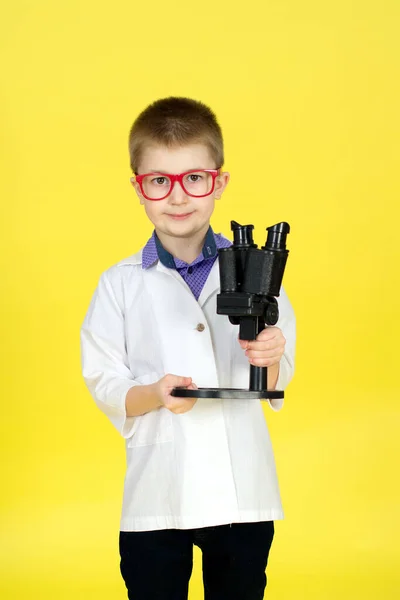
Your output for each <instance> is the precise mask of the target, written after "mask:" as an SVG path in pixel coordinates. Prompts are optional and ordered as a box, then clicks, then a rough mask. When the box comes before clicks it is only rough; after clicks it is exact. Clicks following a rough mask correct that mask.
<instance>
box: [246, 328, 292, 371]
mask: <svg viewBox="0 0 400 600" xmlns="http://www.w3.org/2000/svg"><path fill="white" fill-rule="evenodd" d="M239 344H240V345H241V347H242V348H243V349H244V350H246V356H247V357H248V359H249V363H250V364H251V365H254V366H256V367H272V366H273V365H276V364H279V362H280V360H281V358H282V355H283V353H284V351H285V344H286V339H285V337H284V335H283V333H282V331H281V330H280V329H279V327H266V328H265V329H263V331H261V333H259V334H258V336H257V337H256V339H255V340H254V341H251V342H249V341H246V340H241V339H239Z"/></svg>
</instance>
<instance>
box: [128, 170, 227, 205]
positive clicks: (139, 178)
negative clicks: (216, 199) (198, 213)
mask: <svg viewBox="0 0 400 600" xmlns="http://www.w3.org/2000/svg"><path fill="white" fill-rule="evenodd" d="M190 173H211V176H212V187H211V190H210V191H209V192H208V193H207V194H202V195H201V196H196V195H194V194H190V193H189V192H187V191H186V190H185V188H184V187H183V182H182V180H183V178H184V176H185V175H190ZM149 175H156V176H157V175H158V176H159V177H168V178H169V179H170V181H171V188H170V190H169V192H168V194H166V195H165V196H162V198H150V197H149V196H147V194H145V192H144V190H143V179H144V178H145V177H148V176H149ZM218 175H221V167H220V168H219V169H191V170H190V171H185V172H184V173H180V174H179V175H173V174H171V173H157V172H152V173H143V174H142V175H138V174H137V173H134V176H135V181H136V182H137V183H138V184H139V187H140V191H141V193H142V195H143V196H144V197H145V198H146V200H150V201H151V202H159V201H160V200H165V198H168V196H169V195H170V194H171V193H172V190H173V189H174V185H175V183H176V182H177V181H178V182H179V184H180V186H181V188H182V190H183V191H184V192H185V194H187V195H188V196H191V197H192V198H205V197H206V196H209V195H210V194H212V193H213V191H214V189H215V180H216V178H217V177H218ZM131 181H132V178H131Z"/></svg>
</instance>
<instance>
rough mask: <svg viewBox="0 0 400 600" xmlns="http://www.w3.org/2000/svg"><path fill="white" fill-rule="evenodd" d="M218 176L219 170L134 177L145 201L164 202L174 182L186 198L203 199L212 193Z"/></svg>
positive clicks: (147, 174)
mask: <svg viewBox="0 0 400 600" xmlns="http://www.w3.org/2000/svg"><path fill="white" fill-rule="evenodd" d="M219 174H220V169H200V170H195V171H186V172H185V173H181V174H180V175H171V174H169V173H145V174H144V175H135V180H136V181H137V183H138V184H139V186H140V191H141V192H142V194H143V196H144V197H145V198H147V200H164V198H166V197H167V196H169V195H170V193H171V192H172V189H173V187H174V185H175V182H176V181H178V182H179V183H180V185H181V187H182V189H183V191H184V192H185V194H187V195H188V196H193V197H194V198H204V196H209V195H210V194H212V193H213V191H214V188H215V179H216V178H217V177H218V175H219Z"/></svg>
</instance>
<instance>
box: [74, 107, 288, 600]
mask: <svg viewBox="0 0 400 600" xmlns="http://www.w3.org/2000/svg"><path fill="white" fill-rule="evenodd" d="M129 150H130V159H131V167H132V171H133V173H134V177H132V179H131V182H132V185H133V187H134V189H135V191H136V193H137V195H138V197H139V200H140V203H141V204H142V205H143V206H144V209H145V212H146V214H147V217H148V218H149V220H150V221H151V223H152V224H153V226H154V232H153V235H152V237H151V238H150V240H149V241H148V242H147V244H146V246H145V247H144V248H143V249H142V250H141V251H140V252H138V253H137V254H134V255H132V256H130V257H129V258H126V259H124V260H122V261H120V262H119V263H117V264H115V265H113V266H111V267H110V268H109V269H107V270H106V271H105V272H104V273H102V275H101V276H100V279H99V283H98V286H97V288H96V290H95V293H94V295H93V298H92V301H91V304H90V306H89V310H88V312H87V315H86V317H85V319H84V322H83V325H82V328H81V352H82V369H83V377H84V379H85V382H86V385H87V387H88V388H89V390H90V392H91V394H92V396H93V398H94V400H95V402H96V404H97V405H98V407H99V408H100V409H101V410H102V411H103V412H104V413H105V414H106V415H107V416H108V417H109V419H110V420H111V422H112V423H113V424H114V426H115V427H116V428H117V429H118V431H119V432H120V433H121V435H122V436H123V437H124V438H125V440H126V453H127V471H126V477H125V488H124V497H123V506H122V516H121V525H120V533H119V549H120V556H121V562H120V569H121V574H122V576H123V579H124V581H125V584H126V587H127V590H128V598H129V599H130V600H132V599H135V600H186V599H187V594H188V584H189V579H190V575H191V572H192V552H193V545H194V544H195V545H197V546H198V547H200V549H201V550H202V554H203V582H204V590H205V598H206V600H228V599H229V600H261V599H262V598H263V595H264V589H265V586H266V575H265V570H266V566H267V561H268V554H269V550H270V546H271V543H272V539H273V535H274V520H275V519H282V518H283V513H282V507H281V501H280V496H279V489H278V482H277V477H276V472H275V464H274V458H273V452H272V448H271V442H270V438H269V434H268V429H267V425H266V423H265V419H264V415H263V411H262V406H261V402H260V401H258V400H219V399H199V400H197V401H196V399H195V398H192V399H190V398H178V397H173V396H171V395H170V394H171V391H172V389H173V388H174V387H176V386H184V387H187V388H189V389H196V388H197V387H234V388H236V387H237V388H248V382H249V364H250V363H251V364H254V365H257V366H268V367H269V369H268V387H269V389H275V387H276V388H277V389H284V388H285V387H286V385H287V384H288V382H289V381H290V379H291V378H292V376H293V369H294V367H293V362H294V346H295V318H294V313H293V310H292V308H291V305H290V303H289V300H288V298H287V296H286V294H285V292H284V291H283V289H282V290H281V294H280V297H279V299H278V300H279V309H280V319H279V322H278V323H277V327H268V328H266V329H265V330H264V331H262V332H261V333H260V334H259V336H258V337H257V340H255V341H254V342H245V341H240V340H239V339H238V328H237V327H235V326H233V325H231V324H230V322H229V320H228V318H226V317H222V316H219V315H217V314H216V296H217V293H218V291H219V290H218V286H219V272H218V248H222V247H226V246H229V245H230V243H231V242H230V241H229V240H227V239H226V238H224V237H223V236H222V235H217V234H214V232H213V230H212V228H211V226H210V218H211V215H212V213H213V210H214V204H215V200H216V199H218V198H220V197H221V196H222V193H223V191H224V189H225V187H226V185H227V184H228V181H229V174H228V173H227V172H223V171H222V169H221V168H222V165H223V162H224V156H223V141H222V134H221V129H220V127H219V125H218V123H217V120H216V118H215V115H214V113H213V112H212V111H211V110H210V109H209V108H208V107H207V106H205V105H204V104H202V103H200V102H197V101H194V100H191V99H188V98H173V97H172V98H166V99H162V100H159V101H157V102H155V103H153V104H152V105H150V106H149V107H147V108H146V109H145V110H144V111H143V112H142V113H141V114H140V115H139V117H138V118H137V119H136V121H135V122H134V124H133V126H132V128H131V132H130V138H129ZM268 403H269V405H270V406H271V407H272V408H273V409H274V410H279V409H280V408H281V406H282V400H271V401H268Z"/></svg>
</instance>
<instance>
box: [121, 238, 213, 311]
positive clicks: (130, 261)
mask: <svg viewBox="0 0 400 600" xmlns="http://www.w3.org/2000/svg"><path fill="white" fill-rule="evenodd" d="M142 252H143V249H141V250H140V251H139V252H137V253H136V254H132V255H131V256H128V257H127V258H124V259H123V260H120V261H119V262H118V263H117V267H119V266H124V265H141V264H142ZM153 269H156V270H157V271H159V272H160V273H165V274H166V275H169V276H170V277H173V278H174V279H176V281H177V282H178V283H179V284H180V285H183V287H184V288H185V289H186V290H187V292H188V293H189V294H190V295H191V296H192V297H193V300H194V301H195V298H194V296H193V293H192V292H191V290H190V288H189V286H188V285H187V283H186V282H185V281H184V279H183V278H182V277H181V275H180V274H179V273H178V271H177V270H176V269H169V268H168V267H166V266H165V265H163V264H162V262H161V261H160V260H158V261H157V262H156V263H155V264H154V265H153V266H152V267H150V268H149V269H147V270H148V271H152V270H153ZM144 272H146V270H145V271H144ZM219 285H220V281H219V261H218V260H216V261H215V262H214V264H213V266H212V268H211V271H210V274H209V276H208V277H207V281H206V283H205V284H204V287H203V289H202V291H201V294H200V297H199V299H198V303H199V304H200V306H203V305H204V304H205V303H206V302H207V300H208V298H210V296H211V295H212V294H214V293H215V292H216V291H217V290H218V289H219Z"/></svg>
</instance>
